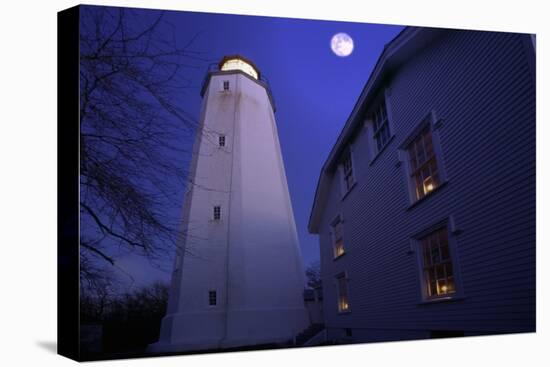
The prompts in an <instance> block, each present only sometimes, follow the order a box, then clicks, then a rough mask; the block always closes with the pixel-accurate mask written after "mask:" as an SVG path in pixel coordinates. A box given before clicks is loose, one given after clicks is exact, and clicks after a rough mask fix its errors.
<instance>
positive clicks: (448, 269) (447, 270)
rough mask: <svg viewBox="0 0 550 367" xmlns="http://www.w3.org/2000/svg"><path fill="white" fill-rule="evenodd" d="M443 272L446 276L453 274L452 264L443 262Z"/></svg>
mask: <svg viewBox="0 0 550 367" xmlns="http://www.w3.org/2000/svg"><path fill="white" fill-rule="evenodd" d="M445 247H446V246H445ZM445 273H446V275H447V278H449V277H452V276H453V264H451V263H447V264H445Z"/></svg>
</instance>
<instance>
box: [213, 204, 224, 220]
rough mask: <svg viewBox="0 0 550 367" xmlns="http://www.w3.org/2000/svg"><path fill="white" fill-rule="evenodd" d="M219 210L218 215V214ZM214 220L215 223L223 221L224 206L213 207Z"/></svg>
mask: <svg viewBox="0 0 550 367" xmlns="http://www.w3.org/2000/svg"><path fill="white" fill-rule="evenodd" d="M216 210H217V213H216ZM212 220H213V221H214V222H220V221H221V220H222V206H221V205H214V206H213V207H212Z"/></svg>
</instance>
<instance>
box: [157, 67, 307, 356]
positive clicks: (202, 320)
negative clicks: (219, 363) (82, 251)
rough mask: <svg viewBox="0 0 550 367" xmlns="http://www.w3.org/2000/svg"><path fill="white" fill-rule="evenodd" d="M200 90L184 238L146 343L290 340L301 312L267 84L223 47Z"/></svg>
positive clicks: (167, 347) (303, 321) (169, 346)
mask: <svg viewBox="0 0 550 367" xmlns="http://www.w3.org/2000/svg"><path fill="white" fill-rule="evenodd" d="M201 95H202V96H203V104H202V112H201V127H200V129H199V132H198V133H197V136H196V140H195V145H194V148H193V159H192V163H191V169H190V176H191V179H192V184H190V185H189V187H188V190H187V193H186V198H185V204H184V208H183V233H184V238H183V240H182V244H181V246H180V249H179V251H178V255H177V258H176V260H175V265H174V272H173V275H172V285H171V290H170V300H169V305H168V310H167V314H166V316H165V317H164V319H163V321H162V327H161V336H160V340H159V342H158V343H156V344H153V345H152V346H151V347H150V350H152V351H186V350H199V349H215V348H227V347H237V346H245V345H258V344H266V343H277V342H284V341H288V340H291V339H292V338H293V337H294V336H296V335H297V334H298V333H299V332H301V331H302V330H303V329H304V328H306V327H307V326H308V324H309V321H308V316H307V311H306V309H305V307H304V301H303V289H304V285H305V276H304V272H303V266H302V260H301V255H300V250H299V244H298V237H297V233H296V224H295V221H294V214H293V211H292V206H291V203H290V195H289V192H288V186H287V180H286V175H285V170H284V165H283V161H282V157H281V149H280V145H279V138H278V134H277V125H276V123H275V117H274V104H273V99H272V96H271V92H270V90H269V87H268V85H267V84H266V83H265V82H264V81H263V78H261V77H260V71H259V70H258V69H257V67H256V66H255V65H254V64H253V63H252V62H251V61H249V60H247V59H245V58H243V57H241V56H228V57H224V58H223V59H222V61H221V62H220V63H219V65H218V68H217V69H216V70H214V71H210V72H209V73H208V75H207V77H206V81H205V83H204V85H203V88H202V91H201Z"/></svg>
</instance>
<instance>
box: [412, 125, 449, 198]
mask: <svg viewBox="0 0 550 367" xmlns="http://www.w3.org/2000/svg"><path fill="white" fill-rule="evenodd" d="M407 151H408V153H409V162H410V175H411V181H412V183H413V187H414V195H415V198H416V200H418V199H422V198H423V197H424V196H426V195H428V194H429V193H430V192H432V191H433V190H435V189H436V188H437V187H438V186H439V185H440V183H441V182H440V175H439V170H438V166H437V161H436V157H435V150H434V145H433V141H432V130H431V125H430V124H427V125H426V126H425V127H424V128H423V129H422V131H421V132H420V133H419V134H418V136H417V137H416V138H415V139H414V140H413V141H412V142H411V143H410V144H409V146H408V148H407Z"/></svg>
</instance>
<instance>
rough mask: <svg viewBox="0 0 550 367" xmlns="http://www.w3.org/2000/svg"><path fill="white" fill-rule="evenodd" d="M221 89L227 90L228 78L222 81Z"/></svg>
mask: <svg viewBox="0 0 550 367" xmlns="http://www.w3.org/2000/svg"><path fill="white" fill-rule="evenodd" d="M223 90H225V91H227V90H229V80H224V81H223Z"/></svg>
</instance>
